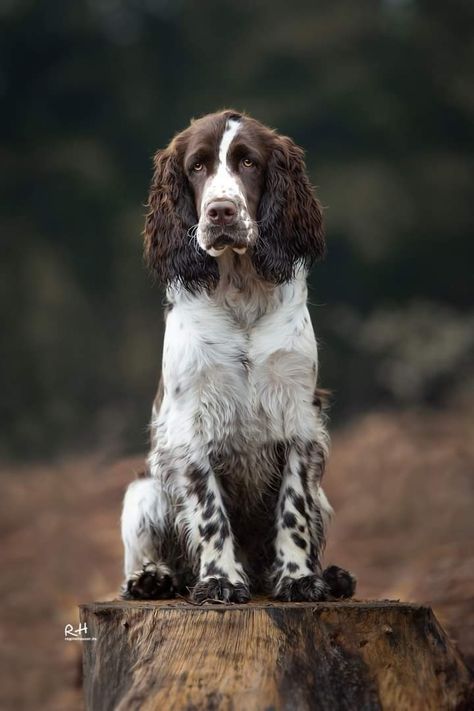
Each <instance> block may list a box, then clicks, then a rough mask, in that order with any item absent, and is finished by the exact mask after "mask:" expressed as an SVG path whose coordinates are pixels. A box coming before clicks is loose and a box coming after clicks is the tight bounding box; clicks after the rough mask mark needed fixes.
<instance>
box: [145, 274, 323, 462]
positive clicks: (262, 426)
mask: <svg viewBox="0 0 474 711" xmlns="http://www.w3.org/2000/svg"><path fill="white" fill-rule="evenodd" d="M171 299H172V304H173V308H172V309H171V311H170V313H169V315H168V318H167V323H166V333H165V341H164V352H163V383H164V398H163V402H162V405H161V407H160V410H159V412H157V413H155V414H154V422H153V425H154V428H153V429H154V433H155V447H156V448H157V449H158V448H159V449H160V450H162V451H163V449H165V450H167V451H170V450H174V449H176V448H180V449H181V448H183V447H184V448H189V447H190V443H192V446H193V447H195V446H199V447H202V448H203V449H204V450H205V452H206V453H207V454H211V453H212V452H215V451H218V450H219V449H222V448H225V449H228V448H230V449H231V450H232V451H233V452H239V453H242V454H243V453H245V452H250V451H251V452H252V453H254V454H255V453H256V450H258V448H259V447H260V446H262V445H266V444H268V443H275V442H285V441H288V440H290V439H292V438H294V437H301V438H304V439H305V440H307V439H310V438H311V437H312V436H314V434H315V432H316V430H317V428H318V421H317V414H316V411H315V408H314V406H313V404H312V403H313V394H314V389H315V386H316V378H317V347H316V340H315V337H314V332H313V328H312V325H311V321H310V317H309V313H308V309H307V306H306V284H305V279H304V275H303V274H301V275H300V276H299V277H298V278H296V279H295V280H294V281H293V282H291V283H289V284H286V285H283V286H280V287H274V288H273V289H272V290H271V292H267V293H266V294H265V295H262V294H259V295H256V294H255V293H252V292H251V293H250V295H249V296H247V297H246V296H245V294H242V293H237V292H232V290H229V289H227V290H226V292H225V295H221V294H219V292H217V293H215V294H214V295H211V296H208V295H199V296H191V295H189V294H186V293H177V294H172V295H171ZM246 299H250V300H251V303H245V300H246ZM257 302H258V303H257Z"/></svg>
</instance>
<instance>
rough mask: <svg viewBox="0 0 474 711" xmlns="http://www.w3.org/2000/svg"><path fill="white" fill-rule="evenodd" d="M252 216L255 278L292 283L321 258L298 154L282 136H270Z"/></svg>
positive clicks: (318, 212) (317, 224)
mask: <svg viewBox="0 0 474 711" xmlns="http://www.w3.org/2000/svg"><path fill="white" fill-rule="evenodd" d="M265 181H266V182H265V188H264V193H263V195H262V198H261V200H260V205H259V210H258V220H259V237H258V240H257V243H256V246H255V251H254V264H255V267H256V269H257V271H258V273H259V274H260V275H261V276H262V277H264V278H265V279H267V280H268V281H272V282H275V283H283V282H285V281H289V280H290V279H292V278H293V276H294V274H295V270H296V269H297V268H298V266H300V265H305V266H310V265H311V264H312V262H314V261H315V260H316V259H320V258H321V257H323V256H324V253H325V241H324V230H323V218H322V209H321V205H320V204H319V202H318V200H317V199H316V197H315V195H314V192H313V188H312V186H311V183H310V182H309V178H308V175H307V173H306V166H305V162H304V153H303V151H302V150H301V148H299V147H298V146H296V145H295V143H293V141H292V140H291V139H290V138H287V137H286V136H275V137H274V147H273V150H272V154H271V156H270V160H269V163H268V166H267V171H266V179H265Z"/></svg>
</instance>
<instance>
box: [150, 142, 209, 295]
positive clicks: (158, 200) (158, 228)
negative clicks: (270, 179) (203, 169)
mask: <svg viewBox="0 0 474 711" xmlns="http://www.w3.org/2000/svg"><path fill="white" fill-rule="evenodd" d="M154 168H155V170H154V174H153V179H152V183H151V187H150V194H149V197H148V204H147V207H148V213H147V216H146V221H145V231H144V237H145V260H146V262H147V264H148V266H149V267H150V268H151V270H152V271H153V272H154V273H155V274H156V275H157V277H158V278H159V280H160V281H161V282H162V283H163V284H165V285H166V286H168V285H171V284H181V285H182V286H184V287H185V288H186V289H188V290H189V291H198V290H200V289H203V288H204V289H208V288H210V287H212V286H213V285H214V284H215V283H217V280H218V278H219V275H218V270H217V264H216V260H215V259H213V258H212V257H210V256H209V255H208V254H206V252H204V251H203V250H202V249H200V248H199V246H198V245H197V244H196V242H195V238H194V237H193V235H192V234H191V230H192V228H193V226H194V225H195V224H196V223H197V219H198V218H197V214H196V208H195V205H194V199H193V196H192V193H191V189H190V186H189V183H188V180H187V178H186V175H185V174H184V171H183V169H182V168H181V165H180V161H179V157H178V154H177V151H176V148H175V147H174V145H173V143H171V145H170V146H169V147H168V148H166V149H165V150H162V151H158V153H157V154H156V155H155V158H154Z"/></svg>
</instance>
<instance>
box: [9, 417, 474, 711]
mask: <svg viewBox="0 0 474 711" xmlns="http://www.w3.org/2000/svg"><path fill="white" fill-rule="evenodd" d="M472 415H473V413H472V410H471V411H469V410H466V408H464V409H462V410H460V411H456V410H454V409H451V410H450V411H449V412H445V413H440V412H438V413H434V412H426V411H425V412H417V413H415V412H412V413H405V414H401V415H400V414H398V415H393V414H392V415H389V414H371V415H367V416H366V417H363V418H361V419H359V420H358V421H357V422H355V423H353V424H352V425H351V426H349V427H347V428H346V429H344V430H341V431H339V433H337V434H336V435H335V436H334V438H333V452H332V457H331V462H330V467H329V471H328V473H327V477H326V481H325V488H326V492H327V494H328V496H329V498H330V500H331V502H332V504H333V506H334V508H335V509H336V513H337V516H336V520H335V523H334V524H333V527H332V529H331V534H330V541H329V546H328V550H327V555H326V560H327V562H328V563H331V562H335V563H337V564H339V565H342V566H346V567H348V568H350V569H351V570H353V571H354V572H355V573H356V574H357V576H358V578H359V588H358V595H359V597H364V598H365V597H369V598H371V597H372V598H392V599H398V598H399V599H401V600H417V601H423V602H429V603H431V604H432V605H433V607H434V609H435V612H436V614H437V616H438V618H439V619H440V621H441V622H442V623H443V624H444V625H445V627H446V628H447V629H448V631H449V633H450V634H451V635H452V637H453V638H454V639H456V640H457V641H458V643H459V647H460V649H461V651H462V652H463V653H464V654H465V656H466V657H467V658H468V659H469V661H470V662H471V663H473V662H474V543H473V541H474V515H473V506H472V504H473V500H474V498H473V489H474V477H473V468H474V467H473V465H474V437H473V427H472V423H473V417H472ZM141 465H142V461H141V460H140V459H129V460H121V461H119V462H115V463H114V462H113V461H112V460H111V458H110V457H109V458H108V457H106V456H104V455H95V456H84V457H81V458H79V457H76V458H75V459H74V460H69V461H64V462H62V463H59V464H56V465H54V466H36V467H25V468H19V467H15V468H13V467H6V466H4V467H3V468H2V471H1V472H0V481H1V486H2V496H1V506H2V509H3V512H2V524H1V533H2V546H1V550H0V562H1V570H2V576H1V580H0V594H1V599H2V612H3V618H4V620H3V623H2V626H1V629H0V641H1V645H0V650H1V652H0V654H1V659H0V669H1V672H0V689H1V691H0V694H1V695H2V696H3V700H0V707H1V708H2V709H16V710H21V709H27V710H28V711H29V710H30V709H31V710H32V711H33V710H34V711H42V710H43V709H44V710H45V711H46V710H47V711H55V710H58V711H76V709H81V708H82V703H81V694H80V661H79V655H80V644H79V643H76V642H68V643H67V642H65V641H64V625H65V624H67V623H73V624H75V623H76V622H77V607H76V606H77V603H78V602H84V601H90V600H94V599H96V600H100V599H104V598H107V597H109V598H110V597H112V596H113V594H114V591H116V590H117V587H118V585H119V582H120V571H121V544H120V539H119V516H120V505H121V498H122V495H123V491H124V489H125V486H126V484H127V482H128V481H129V480H130V479H131V478H132V477H133V473H134V472H136V471H138V470H139V469H140V467H141Z"/></svg>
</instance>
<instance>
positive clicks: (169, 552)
mask: <svg viewBox="0 0 474 711" xmlns="http://www.w3.org/2000/svg"><path fill="white" fill-rule="evenodd" d="M171 511H172V509H171V503H170V500H169V497H168V495H167V494H166V492H165V491H164V490H163V488H162V486H161V482H160V481H159V480H158V479H156V478H155V477H152V476H146V477H143V478H141V479H137V480H136V481H134V482H132V483H131V484H130V486H129V487H128V489H127V492H126V494H125V498H124V502H123V510H122V540H123V544H124V548H125V580H124V583H123V585H122V589H121V596H122V597H123V598H125V599H142V600H146V599H149V600H153V599H158V598H168V597H173V596H174V595H175V593H176V591H177V589H178V588H179V585H180V579H179V576H178V575H177V573H176V566H177V561H176V560H175V558H176V557H177V545H173V534H174V526H173V521H172V516H171Z"/></svg>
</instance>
